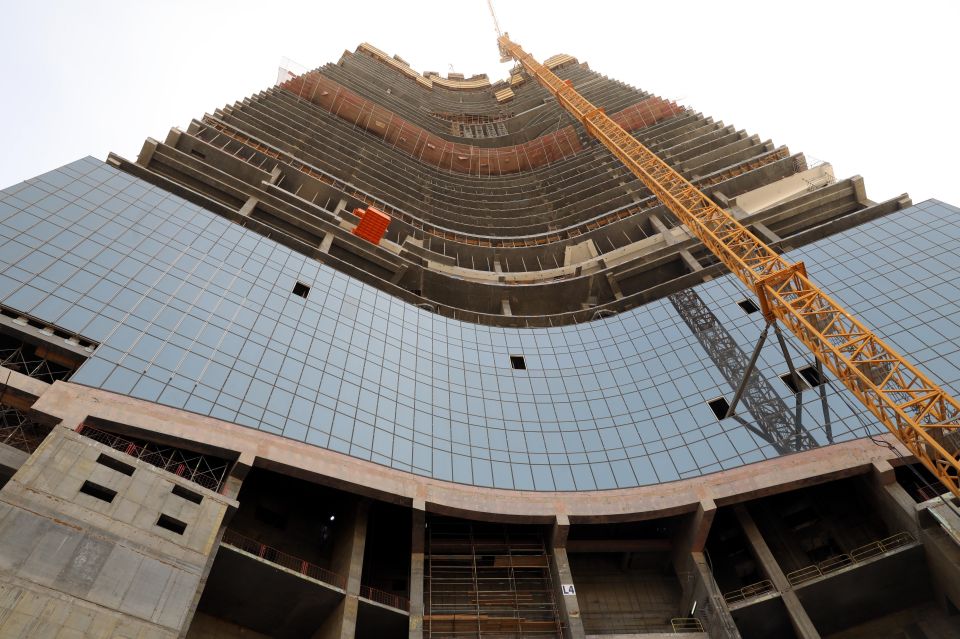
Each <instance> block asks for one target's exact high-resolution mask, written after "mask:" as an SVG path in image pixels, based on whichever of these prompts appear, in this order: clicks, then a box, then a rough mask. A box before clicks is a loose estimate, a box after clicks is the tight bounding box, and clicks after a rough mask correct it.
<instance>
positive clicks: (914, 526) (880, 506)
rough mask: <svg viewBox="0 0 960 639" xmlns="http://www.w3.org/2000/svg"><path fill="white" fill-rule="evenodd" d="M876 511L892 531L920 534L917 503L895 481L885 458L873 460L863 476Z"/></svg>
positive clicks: (892, 471) (894, 476)
mask: <svg viewBox="0 0 960 639" xmlns="http://www.w3.org/2000/svg"><path fill="white" fill-rule="evenodd" d="M864 479H865V480H866V484H867V487H868V490H869V493H870V497H871V500H872V501H873V502H874V507H875V508H876V510H877V513H878V514H879V515H880V517H881V518H883V521H884V523H885V524H886V525H887V528H888V529H889V530H890V532H891V534H892V533H897V532H900V531H906V532H908V533H910V534H911V535H913V536H914V537H919V535H920V523H919V519H918V517H917V504H916V502H915V501H913V498H912V497H911V496H910V495H909V494H908V493H907V491H906V490H904V489H903V486H901V485H900V484H898V483H897V477H896V474H895V473H894V470H893V466H891V465H890V463H889V462H888V461H886V460H880V461H875V462H873V472H871V473H870V474H869V475H867V476H866V477H864Z"/></svg>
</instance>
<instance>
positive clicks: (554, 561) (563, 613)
mask: <svg viewBox="0 0 960 639" xmlns="http://www.w3.org/2000/svg"><path fill="white" fill-rule="evenodd" d="M569 532H570V520H569V519H568V518H567V516H566V515H564V514H559V515H557V518H556V520H555V521H554V524H553V534H552V535H551V538H550V551H551V552H550V569H551V572H552V573H553V576H554V577H555V578H556V580H557V583H556V589H555V596H556V597H557V604H558V605H557V607H558V609H559V612H560V618H561V619H563V622H564V625H565V626H566V630H565V631H564V639H585V637H586V633H584V630H583V620H582V619H580V604H579V603H578V602H577V593H576V590H575V589H571V588H564V586H574V585H575V584H574V583H573V573H572V572H571V571H570V560H569V559H568V558H567V534H568V533H569Z"/></svg>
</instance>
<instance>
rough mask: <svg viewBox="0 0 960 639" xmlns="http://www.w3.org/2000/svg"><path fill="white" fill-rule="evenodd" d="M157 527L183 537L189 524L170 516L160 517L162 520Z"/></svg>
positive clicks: (159, 520) (158, 521)
mask: <svg viewBox="0 0 960 639" xmlns="http://www.w3.org/2000/svg"><path fill="white" fill-rule="evenodd" d="M157 526H159V527H160V528H165V529H166V530H169V531H170V532H175V533H177V534H178V535H182V534H183V531H185V530H186V529H187V524H186V523H184V522H182V521H180V520H179V519H174V518H173V517H171V516H170V515H160V519H158V520H157Z"/></svg>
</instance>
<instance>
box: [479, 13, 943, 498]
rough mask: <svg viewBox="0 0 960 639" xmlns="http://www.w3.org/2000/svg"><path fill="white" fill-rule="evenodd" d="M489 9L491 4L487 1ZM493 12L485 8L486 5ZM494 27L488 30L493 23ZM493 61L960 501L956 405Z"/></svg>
mask: <svg viewBox="0 0 960 639" xmlns="http://www.w3.org/2000/svg"><path fill="white" fill-rule="evenodd" d="M488 4H490V2H489V0H488ZM490 12H491V14H493V6H492V5H490ZM493 17H494V23H495V25H496V28H497V33H498V34H499V33H500V26H499V24H498V23H497V22H496V15H494V16H493ZM497 43H498V45H499V47H500V54H501V59H502V60H504V61H507V60H510V59H513V60H516V61H517V62H518V63H520V64H521V65H522V66H523V68H524V69H525V70H526V71H527V73H529V74H530V75H531V76H533V77H534V78H536V80H537V81H539V82H540V84H541V85H543V87H545V88H546V89H547V90H548V91H550V93H552V94H553V95H554V96H556V99H557V101H558V102H559V103H560V104H561V105H562V106H563V107H564V108H565V109H566V110H567V111H569V112H570V113H571V114H572V115H573V116H574V117H575V118H576V119H577V120H579V121H580V122H581V123H582V124H583V126H584V127H585V128H586V130H587V132H588V133H590V134H591V135H593V136H594V137H596V138H597V139H598V140H599V141H600V142H601V143H603V145H604V146H606V147H607V149H609V150H610V152H611V153H613V154H614V155H615V156H616V157H617V158H619V159H620V161H622V162H623V163H624V165H626V167H627V168H628V169H630V171H631V172H633V174H634V175H636V176H637V178H639V179H640V181H642V182H643V183H644V185H646V187H647V188H648V189H650V191H651V192H652V193H653V194H654V196H656V198H657V199H658V200H659V201H660V202H661V203H662V204H663V205H664V206H665V207H666V208H667V209H668V210H669V211H670V212H672V213H673V214H674V215H675V216H676V217H677V219H678V220H680V221H681V222H682V223H683V224H684V225H685V226H686V227H687V229H688V230H689V231H690V233H691V234H692V235H694V236H695V237H696V238H697V239H699V240H700V241H701V242H703V244H704V246H705V247H706V248H707V249H708V250H709V251H710V252H711V253H713V254H714V255H715V256H716V257H717V259H719V260H720V261H721V262H722V263H723V264H724V265H725V266H726V267H727V268H728V269H729V270H730V272H731V273H733V274H734V275H735V276H736V277H737V278H738V279H739V280H740V281H741V282H743V283H744V284H745V285H746V287H747V288H749V289H750V290H751V291H753V292H754V293H755V294H756V296H757V299H758V301H759V303H760V310H761V311H763V315H764V317H765V318H766V320H767V322H768V325H769V324H770V323H774V322H777V321H779V322H780V323H782V324H783V325H784V326H785V327H786V328H787V329H789V330H790V331H791V332H792V333H793V334H794V335H795V336H796V337H797V339H799V340H800V342H802V343H803V344H804V345H805V346H806V347H807V348H808V349H809V350H810V352H811V353H813V355H814V357H816V358H817V359H818V360H819V361H820V362H821V363H822V364H823V366H825V367H826V368H827V369H828V370H829V371H830V372H831V373H833V374H834V375H835V376H836V378H837V379H838V380H839V381H840V382H841V383H842V384H843V385H844V386H846V387H847V389H848V390H849V391H850V392H851V393H852V394H853V395H854V396H855V397H856V398H857V399H858V400H859V401H860V402H861V403H862V404H863V405H864V406H865V407H866V408H867V409H868V410H869V411H870V412H871V413H873V415H874V416H875V417H876V418H877V419H878V420H879V421H880V423H882V424H883V425H884V426H886V427H887V428H888V429H889V430H890V432H891V433H893V435H894V436H896V438H897V439H899V440H900V442H901V443H902V444H903V445H904V447H906V449H907V450H909V451H910V452H911V453H913V455H914V456H915V457H916V458H917V460H919V461H920V462H921V463H922V464H923V465H924V466H926V467H927V469H928V470H929V471H930V472H931V473H933V474H934V476H936V477H937V479H938V480H939V481H940V482H941V483H942V484H943V485H944V486H946V487H947V488H948V489H949V490H950V492H952V493H953V494H954V495H956V496H958V497H960V462H958V461H957V457H958V454H960V433H957V432H956V431H957V430H958V429H960V402H958V401H957V400H956V399H955V398H954V397H953V396H951V395H950V394H949V393H947V392H946V391H944V390H943V389H942V388H940V386H938V385H937V384H936V383H934V382H933V381H932V380H931V379H930V378H929V377H927V376H926V375H925V374H924V373H923V372H921V371H920V370H919V369H918V368H917V367H916V366H914V365H913V364H912V363H911V362H910V361H909V360H907V359H906V358H904V357H903V356H902V355H900V354H899V353H897V352H896V351H894V350H893V349H892V348H891V347H890V346H888V345H887V344H886V343H885V342H884V341H883V340H881V339H880V338H879V337H878V336H877V335H876V334H874V333H873V332H872V331H871V330H870V329H868V328H867V327H866V326H865V325H864V324H863V323H861V322H860V320H858V319H857V318H856V317H855V316H854V315H852V314H851V313H849V312H848V311H846V310H845V309H844V308H842V307H841V306H840V305H839V304H838V303H837V302H836V301H834V300H833V299H832V298H831V297H830V296H829V295H827V294H826V293H825V292H824V291H823V290H821V289H820V288H819V287H818V286H816V285H815V284H814V283H813V282H812V281H811V280H810V278H809V277H808V276H807V270H806V266H805V265H804V263H803V262H789V261H787V260H786V259H784V258H783V257H782V256H780V255H779V254H778V253H777V252H776V251H774V250H773V249H772V248H771V247H769V246H767V244H765V243H764V242H762V241H761V240H760V239H759V238H757V237H756V236H755V235H754V234H753V233H751V232H750V230H749V229H747V228H746V227H745V226H744V225H743V224H741V223H740V222H739V221H738V220H737V219H736V218H735V217H733V216H732V215H731V214H730V213H728V212H727V211H725V210H724V209H723V208H721V207H720V206H718V205H717V204H716V203H714V202H713V200H711V199H710V198H708V197H707V196H706V195H704V194H703V193H702V192H701V191H700V190H699V189H697V188H696V187H695V186H693V185H692V184H691V183H690V182H689V181H688V180H687V179H686V178H684V177H683V176H682V175H680V174H679V173H677V172H676V171H675V170H673V168H672V167H670V165H668V164H667V163H666V162H664V161H663V160H661V159H660V158H659V157H657V155H656V154H654V153H653V152H652V151H650V150H649V149H648V148H646V147H645V146H644V145H643V144H641V143H640V142H639V141H637V140H636V139H635V138H634V137H633V136H632V135H630V134H629V133H628V132H627V131H626V130H624V129H623V127H621V126H620V125H619V124H617V123H616V122H615V121H613V120H612V119H611V118H610V117H608V116H607V114H606V113H604V110H603V109H602V108H598V107H596V106H594V105H593V104H592V103H591V102H590V101H589V100H587V99H586V98H584V97H583V96H582V95H580V93H578V92H577V90H576V89H575V88H574V86H573V83H572V81H570V80H562V79H560V77H559V76H557V74H555V73H554V72H553V71H552V70H551V69H549V68H548V67H546V66H544V65H543V64H541V63H539V62H538V61H537V60H536V59H534V58H533V56H531V55H530V54H529V53H527V52H526V51H524V50H523V48H522V47H521V46H520V45H519V44H517V43H515V42H513V41H512V40H511V39H510V36H509V34H506V33H504V34H503V35H500V37H499V38H498V40H497Z"/></svg>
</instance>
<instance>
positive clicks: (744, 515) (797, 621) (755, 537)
mask: <svg viewBox="0 0 960 639" xmlns="http://www.w3.org/2000/svg"><path fill="white" fill-rule="evenodd" d="M733 510H734V512H735V513H736V515H737V521H739V522H740V527H741V528H742V529H743V532H744V534H745V535H746V537H747V541H748V542H749V543H750V548H751V550H752V551H753V556H754V558H756V560H757V561H758V562H759V563H760V565H761V566H762V568H763V571H764V572H765V573H766V575H767V577H769V578H770V581H772V582H773V585H774V586H775V587H776V588H777V590H778V591H779V592H780V597H781V599H782V600H783V603H784V605H785V606H786V608H787V615H788V616H789V617H790V623H791V625H792V626H793V630H794V632H796V633H797V637H798V639H820V633H819V632H818V631H817V629H816V627H815V626H814V625H813V621H811V620H810V616H809V615H807V611H806V610H804V608H803V604H801V603H800V600H799V599H798V598H797V594H796V593H795V592H793V588H792V587H791V586H790V582H789V581H787V577H786V575H785V574H784V573H783V570H781V569H780V564H778V563H777V560H776V558H775V557H774V556H773V553H772V552H771V551H770V547H769V546H767V542H766V541H765V540H764V539H763V535H762V534H761V533H760V529H759V528H757V524H756V522H754V521H753V517H751V516H750V513H749V512H748V511H747V508H746V506H744V505H743V504H737V505H736V506H734V509H733Z"/></svg>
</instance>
